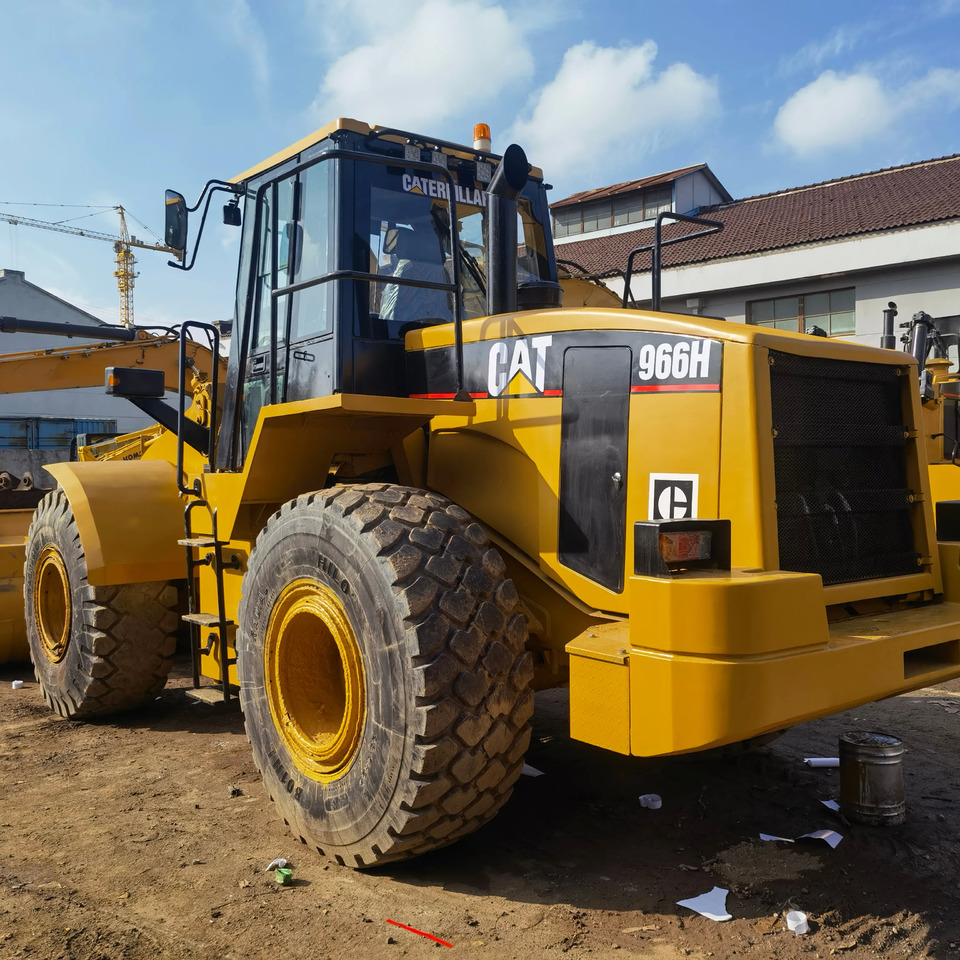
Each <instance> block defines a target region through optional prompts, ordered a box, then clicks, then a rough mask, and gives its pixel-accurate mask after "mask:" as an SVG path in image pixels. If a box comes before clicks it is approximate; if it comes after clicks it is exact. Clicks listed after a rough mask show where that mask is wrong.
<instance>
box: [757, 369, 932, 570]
mask: <svg viewBox="0 0 960 960" xmlns="http://www.w3.org/2000/svg"><path fill="white" fill-rule="evenodd" d="M770 359H771V367H770V390H771V395H772V407H773V426H774V430H775V431H776V433H775V436H774V440H773V455H774V471H775V475H776V487H777V536H778V540H779V545H780V568H781V569H782V570H796V571H799V572H802V573H819V574H820V576H821V577H822V578H823V582H824V583H825V584H828V583H848V582H850V581H854V580H872V579H875V578H877V577H895V576H901V575H903V574H909V573H917V572H918V570H919V563H918V561H919V557H920V554H919V553H917V551H916V549H915V548H914V543H913V527H912V524H911V511H912V510H914V509H916V504H915V502H914V497H913V491H912V490H910V489H909V488H908V487H907V481H906V467H905V463H904V455H905V450H904V448H905V446H906V438H905V433H906V426H905V425H904V416H903V411H902V409H901V396H902V393H901V388H902V380H901V377H900V376H898V374H897V368H896V367H895V366H892V365H888V364H881V363H857V362H850V361H846V360H828V359H826V358H823V357H801V356H795V355H794V354H789V353H780V352H777V351H771V352H770Z"/></svg>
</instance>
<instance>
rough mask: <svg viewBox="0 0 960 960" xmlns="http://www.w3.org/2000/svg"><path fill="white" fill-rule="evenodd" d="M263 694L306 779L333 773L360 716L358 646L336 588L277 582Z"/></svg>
mask: <svg viewBox="0 0 960 960" xmlns="http://www.w3.org/2000/svg"><path fill="white" fill-rule="evenodd" d="M264 668H265V676H266V681H267V699H268V701H269V704H270V712H271V714H272V716H273V722H274V724H275V726H276V729H277V731H278V732H279V734H280V736H281V737H282V738H283V741H284V743H285V745H286V747H287V749H288V750H289V751H290V754H291V757H292V758H293V762H294V764H295V765H296V767H297V768H298V769H299V770H300V771H301V772H302V773H304V774H306V775H307V776H309V777H310V778H311V779H315V780H322V781H330V780H336V779H337V778H339V777H341V776H342V775H343V774H344V773H345V772H346V771H347V769H348V768H349V766H350V763H351V761H352V760H353V757H354V756H355V754H356V751H357V747H358V746H359V743H360V737H361V734H362V732H363V721H364V715H365V696H364V673H363V661H362V658H361V654H360V647H359V645H358V643H357V640H356V637H355V636H354V633H353V628H352V627H351V625H350V621H349V619H348V618H347V615H346V612H345V611H344V609H343V606H342V605H341V603H340V600H339V598H338V597H337V596H336V594H335V593H334V592H333V591H332V590H330V589H329V588H328V587H326V586H324V585H323V584H321V583H319V582H318V581H316V580H312V579H309V578H302V579H299V580H295V581H293V582H292V583H290V584H288V585H287V586H286V587H284V589H283V591H282V592H281V594H280V596H279V598H278V599H277V602H276V604H275V605H274V608H273V611H272V613H271V615H270V623H269V625H268V627H267V636H266V642H265V645H264Z"/></svg>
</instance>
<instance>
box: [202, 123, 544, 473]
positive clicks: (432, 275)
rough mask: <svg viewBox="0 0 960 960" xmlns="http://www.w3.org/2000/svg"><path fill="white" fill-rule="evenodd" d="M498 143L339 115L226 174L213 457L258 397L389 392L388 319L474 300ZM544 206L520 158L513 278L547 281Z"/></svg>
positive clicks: (466, 308)
mask: <svg viewBox="0 0 960 960" xmlns="http://www.w3.org/2000/svg"><path fill="white" fill-rule="evenodd" d="M499 159H500V158H498V157H497V156H495V155H493V154H489V153H486V152H484V151H478V150H474V149H471V148H470V147H462V146H456V145H453V144H447V143H443V142H440V141H431V140H426V139H424V138H422V137H419V136H416V135H413V134H407V133H402V132H399V131H386V130H376V129H370V128H368V127H366V126H365V125H362V124H357V123H355V122H354V121H343V120H341V121H338V123H337V124H336V125H335V126H334V127H328V128H325V129H324V130H321V131H319V132H318V134H317V139H316V140H314V141H312V142H310V143H308V145H306V146H304V145H303V143H302V142H301V144H297V145H295V147H294V148H291V150H290V151H287V152H286V153H285V154H281V155H278V157H275V158H272V159H271V160H269V161H267V162H266V163H265V164H262V165H260V167H255V168H254V169H253V170H252V171H248V172H247V173H246V174H243V175H241V177H239V178H238V179H237V181H235V183H236V184H237V186H238V187H239V188H241V189H242V197H243V206H244V216H243V238H242V243H241V251H240V268H239V272H238V285H237V313H236V317H237V318H238V322H237V324H236V327H235V330H234V335H233V338H232V341H231V346H230V358H229V365H228V372H227V383H226V389H225V395H224V406H223V411H224V418H223V422H222V425H221V428H220V436H219V442H218V445H217V458H216V466H217V468H218V469H227V470H229V469H237V468H239V467H240V466H241V465H242V464H243V461H244V458H245V455H246V451H247V449H248V448H249V445H250V441H251V439H252V436H253V431H254V427H255V426H256V422H257V417H258V414H259V411H260V408H261V407H262V406H264V405H266V404H274V403H284V402H288V401H295V400H306V399H312V398H315V397H323V396H329V395H330V394H334V393H341V392H342V393H357V394H375V395H382V396H404V397H405V396H407V395H408V389H407V384H406V376H405V357H404V344H403V337H404V334H405V333H406V332H407V331H408V330H410V329H413V328H415V327H419V326H426V325H433V324H442V323H452V322H454V321H455V319H456V317H457V316H458V313H459V315H460V316H461V317H462V318H463V319H465V320H466V319H471V318H474V317H479V316H483V315H484V314H485V313H487V312H488V311H487V307H486V303H487V301H486V275H487V263H486V254H487V250H488V243H487V240H486V238H487V237H488V235H489V229H488V222H487V221H488V207H489V204H488V195H487V192H486V187H487V186H488V185H489V183H490V180H491V178H492V176H493V173H494V171H495V169H496V166H497V163H498V161H499ZM548 216H549V211H548V207H547V201H546V192H545V186H544V184H543V181H542V178H541V177H540V176H539V171H533V172H532V174H531V175H530V177H529V178H528V179H527V182H526V184H525V186H524V187H523V188H522V191H521V193H520V196H519V197H518V200H517V238H518V243H517V257H518V263H517V279H518V283H519V285H520V286H521V287H523V286H524V284H527V285H531V284H532V286H533V287H534V288H535V287H536V286H537V285H538V284H542V285H543V287H544V289H549V288H550V287H553V286H555V281H556V264H555V261H554V255H553V245H552V242H551V238H550V230H549V229H548V228H547V226H546V224H547V222H548V220H547V218H548ZM544 281H546V283H544ZM551 281H552V282H551Z"/></svg>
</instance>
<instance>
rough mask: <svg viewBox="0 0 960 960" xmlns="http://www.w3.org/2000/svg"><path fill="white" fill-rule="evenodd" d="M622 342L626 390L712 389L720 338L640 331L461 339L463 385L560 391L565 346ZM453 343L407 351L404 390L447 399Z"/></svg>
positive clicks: (512, 393)
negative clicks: (627, 357) (626, 361)
mask: <svg viewBox="0 0 960 960" xmlns="http://www.w3.org/2000/svg"><path fill="white" fill-rule="evenodd" d="M573 347H576V348H591V347H627V348H629V350H630V351H631V353H632V362H631V364H630V370H629V390H628V392H630V393H680V392H688V391H692V392H698V393H718V392H719V391H720V378H721V374H722V372H723V343H722V342H721V341H719V340H711V339H709V338H706V337H688V336H677V335H675V334H669V333H650V332H647V331H640V330H574V331H566V332H560V333H547V334H530V335H527V336H522V337H505V338H502V339H499V340H483V341H481V342H479V343H465V344H464V345H463V363H464V386H465V387H466V389H467V391H468V393H470V395H471V396H472V397H474V398H476V399H487V398H496V397H559V396H562V395H563V392H564V389H565V387H564V384H563V378H564V370H563V363H564V360H563V357H564V353H565V351H567V350H569V349H570V348H573ZM454 371H455V366H454V355H453V347H436V348H434V349H431V350H418V351H414V352H410V353H408V354H407V373H408V383H409V384H410V396H411V397H420V398H427V397H429V398H436V399H443V398H452V397H453V394H454V391H455V389H456V377H455V375H454Z"/></svg>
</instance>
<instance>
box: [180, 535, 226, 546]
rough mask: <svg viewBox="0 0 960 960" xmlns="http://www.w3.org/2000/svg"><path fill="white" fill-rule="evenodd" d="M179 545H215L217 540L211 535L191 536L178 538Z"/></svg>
mask: <svg viewBox="0 0 960 960" xmlns="http://www.w3.org/2000/svg"><path fill="white" fill-rule="evenodd" d="M177 543H179V544H180V546H181V547H198V548H199V547H215V546H216V545H217V541H216V540H214V539H213V537H191V538H190V539H189V540H178V541H177Z"/></svg>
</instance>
